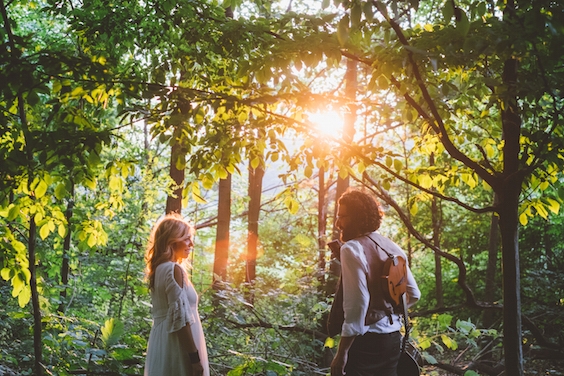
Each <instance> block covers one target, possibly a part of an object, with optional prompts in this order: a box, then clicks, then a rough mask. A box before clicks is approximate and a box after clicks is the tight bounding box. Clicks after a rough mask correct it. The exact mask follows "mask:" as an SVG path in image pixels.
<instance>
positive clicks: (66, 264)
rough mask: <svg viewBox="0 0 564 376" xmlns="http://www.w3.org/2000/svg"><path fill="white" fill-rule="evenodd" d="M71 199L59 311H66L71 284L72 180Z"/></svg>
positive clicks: (72, 186) (67, 213)
mask: <svg viewBox="0 0 564 376" xmlns="http://www.w3.org/2000/svg"><path fill="white" fill-rule="evenodd" d="M70 196H71V197H70V199H69V202H68V203H67V210H66V212H65V218H66V219H67V233H66V235H65V240H64V242H63V260H62V264H61V284H62V285H63V288H62V290H61V294H60V295H61V303H60V304H59V312H62V313H64V312H65V310H66V304H67V301H66V300H67V299H66V298H67V286H68V284H69V273H70V270H69V269H70V268H69V258H70V255H69V251H70V244H71V238H72V231H71V228H72V223H71V218H72V214H73V209H74V183H72V182H71V192H70Z"/></svg>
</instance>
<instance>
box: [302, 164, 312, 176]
mask: <svg viewBox="0 0 564 376" xmlns="http://www.w3.org/2000/svg"><path fill="white" fill-rule="evenodd" d="M304 175H305V177H306V178H311V175H313V169H312V168H311V166H310V165H307V166H306V168H305V169H304Z"/></svg>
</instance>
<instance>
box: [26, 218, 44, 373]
mask: <svg viewBox="0 0 564 376" xmlns="http://www.w3.org/2000/svg"><path fill="white" fill-rule="evenodd" d="M36 239H37V226H36V225H35V215H33V216H31V218H30V219H29V239H28V244H27V249H28V252H29V273H30V275H31V279H30V282H29V287H30V289H31V305H32V307H33V351H34V353H35V374H36V375H38V376H41V375H43V342H42V338H41V337H42V332H43V327H42V324H41V321H42V320H41V310H40V308H39V292H38V291H37V267H36V265H35V244H36Z"/></svg>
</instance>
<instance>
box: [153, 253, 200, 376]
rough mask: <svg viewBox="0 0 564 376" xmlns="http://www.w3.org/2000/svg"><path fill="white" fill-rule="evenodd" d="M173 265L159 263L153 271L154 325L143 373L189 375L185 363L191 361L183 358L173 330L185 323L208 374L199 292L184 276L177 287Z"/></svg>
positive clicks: (162, 375) (172, 263) (175, 330)
mask: <svg viewBox="0 0 564 376" xmlns="http://www.w3.org/2000/svg"><path fill="white" fill-rule="evenodd" d="M175 265H176V263H174V262H172V261H169V262H165V263H163V264H160V265H159V266H157V269H156V270H155V285H154V289H153V291H152V292H151V300H152V303H153V309H152V315H153V326H152V328H151V334H150V335H149V343H148V345H147V358H146V360H145V376H190V375H192V369H191V368H190V367H188V368H187V366H186V365H187V364H189V363H190V361H189V360H186V359H183V356H184V357H185V355H183V353H182V351H181V346H180V340H179V337H178V335H177V333H176V332H177V331H178V330H180V329H181V328H182V327H184V326H185V325H190V329H191V330H192V337H193V338H194V343H195V345H196V347H197V348H198V353H199V355H200V360H201V363H202V366H203V368H204V376H209V374H210V371H209V365H208V352H207V349H206V341H205V338H204V331H203V330H202V323H201V322H200V316H199V315H198V294H197V293H196V290H194V286H193V285H192V284H191V283H190V281H189V280H188V277H187V276H186V275H184V286H182V287H180V286H179V285H178V283H176V280H175V279H174V266H175Z"/></svg>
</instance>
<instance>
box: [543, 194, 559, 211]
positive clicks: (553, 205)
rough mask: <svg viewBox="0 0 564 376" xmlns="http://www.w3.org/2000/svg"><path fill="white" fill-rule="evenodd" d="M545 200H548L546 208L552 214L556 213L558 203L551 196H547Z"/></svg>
mask: <svg viewBox="0 0 564 376" xmlns="http://www.w3.org/2000/svg"><path fill="white" fill-rule="evenodd" d="M546 201H547V202H548V209H549V210H550V211H551V212H553V213H554V214H558V212H559V211H560V203H559V202H558V201H556V200H553V199H551V198H547V199H546Z"/></svg>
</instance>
